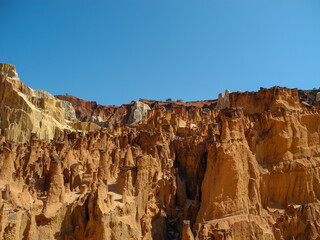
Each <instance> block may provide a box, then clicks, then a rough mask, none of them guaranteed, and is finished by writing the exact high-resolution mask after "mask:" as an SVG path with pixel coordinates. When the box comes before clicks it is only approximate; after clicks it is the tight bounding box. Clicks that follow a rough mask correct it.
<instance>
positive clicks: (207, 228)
mask: <svg viewBox="0 0 320 240" xmlns="http://www.w3.org/2000/svg"><path fill="white" fill-rule="evenodd" d="M2 79H5V82H8V83H6V84H8V86H11V85H14V84H17V85H18V86H19V88H18V89H19V91H20V92H28V91H30V90H28V89H29V88H27V87H24V86H25V85H23V84H21V83H20V82H13V81H17V80H12V79H11V78H8V76H2ZM9 83H10V84H11V85H10V84H9ZM23 88H25V89H26V90H23ZM8 89H9V88H6V91H7V92H9V91H8ZM12 89H15V88H13V87H12ZM22 90H23V91H22ZM2 91H4V90H2ZM13 92H15V94H16V95H18V96H20V97H21V94H20V92H18V91H16V90H15V91H13ZM32 92H33V91H32ZM39 94H41V96H42V97H43V94H45V93H39ZM227 94H228V95H229V98H228V99H227V100H226V99H225V97H226V95H227ZM227 94H226V95H225V96H224V97H223V101H222V100H220V103H221V104H220V103H219V101H218V103H216V104H215V105H214V106H212V108H209V107H195V106H193V107H192V108H187V107H177V108H174V107H173V108H167V107H163V108H162V107H158V108H154V109H153V108H152V107H150V108H151V110H149V111H148V112H147V113H146V115H145V116H144V118H143V119H140V121H139V122H138V123H137V124H131V125H121V124H115V125H113V126H112V127H110V128H98V129H96V130H94V131H90V132H86V133H84V132H76V131H70V130H67V129H65V130H61V131H60V133H59V135H57V136H56V137H55V138H54V139H53V140H52V141H46V140H44V139H41V138H39V137H38V136H36V135H35V134H30V136H29V139H28V141H27V142H26V143H23V144H21V143H20V144H19V143H17V142H14V141H11V140H10V138H9V139H6V137H8V136H10V135H5V136H2V137H1V138H0V164H1V165H0V188H1V193H2V194H1V197H0V236H1V238H2V239H80V240H81V239H83V240H85V239H86V240H87V239H139V240H140V239H159V240H160V239H184V240H186V239H188V240H190V239H198V240H204V239H276V240H278V239H317V238H319V237H320V225H319V217H320V204H319V200H320V177H319V176H320V175H319V171H318V169H319V166H320V148H319V145H320V129H319V123H320V114H319V111H320V109H319V107H318V105H317V104H316V103H315V104H312V102H309V103H307V104H306V103H305V99H302V98H301V97H299V95H300V94H298V90H297V89H287V88H279V87H274V88H271V89H261V90H260V91H258V92H244V93H241V92H237V93H230V94H229V93H227ZM25 95H26V94H25ZM4 96H7V95H4ZM8 96H10V95H8ZM27 96H29V95H27ZM300 96H301V95H300ZM21 98H22V100H20V101H19V102H18V103H21V104H22V106H25V105H26V104H27V103H29V102H27V101H26V100H25V99H27V98H24V97H21ZM2 99H4V100H3V101H4V102H6V101H8V102H13V101H12V98H8V100H7V99H6V98H2ZM40 99H41V98H40ZM46 99H50V98H46ZM9 100H10V101H9ZM51 100H54V99H51ZM28 101H29V100H28ZM54 101H56V100H54ZM18 103H16V105H15V107H16V108H18V109H21V106H20V105H19V104H18ZM222 103H223V104H224V105H223V104H222ZM217 104H220V106H221V107H217V108H216V105H217ZM6 105H8V103H6ZM57 105H59V104H57ZM17 106H19V107H17ZM27 106H29V105H27ZM59 106H60V105H59ZM59 106H58V109H60V108H59ZM61 106H62V104H61ZM61 108H62V107H61ZM13 109H15V108H13ZM12 111H13V110H12ZM130 111H131V110H130ZM48 112H50V111H48ZM60 113H61V114H60V115H59V116H62V117H63V118H65V116H66V115H65V113H64V112H63V111H61V112H60ZM52 115H53V114H52ZM50 116H51V115H50ZM19 124H20V122H19V121H17V125H19ZM28 126H29V125H28ZM4 130H5V129H4ZM4 132H5V131H4ZM22 132H23V131H22ZM25 137H27V135H25Z"/></svg>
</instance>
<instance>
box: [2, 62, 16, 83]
mask: <svg viewBox="0 0 320 240" xmlns="http://www.w3.org/2000/svg"><path fill="white" fill-rule="evenodd" d="M0 73H1V74H3V75H5V76H7V77H10V78H12V79H17V80H19V77H18V73H17V71H16V67H15V66H14V65H12V64H8V63H0Z"/></svg>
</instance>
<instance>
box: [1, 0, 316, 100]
mask: <svg viewBox="0 0 320 240" xmlns="http://www.w3.org/2000/svg"><path fill="white" fill-rule="evenodd" d="M0 29H1V31H0V53H1V54H0V58H1V59H0V62H6V63H11V64H14V65H16V67H17V71H18V74H19V76H20V79H21V81H22V82H24V83H25V84H27V85H28V86H30V87H32V88H34V89H44V90H46V91H49V92H50V93H52V94H65V93H69V94H71V95H74V96H77V97H80V98H83V99H86V100H94V101H97V102H98V103H101V104H104V105H111V104H115V105H120V104H122V103H128V102H130V101H131V100H138V99H139V98H146V99H158V100H159V99H162V100H165V99H166V98H169V97H170V98H172V99H183V100H184V101H192V100H201V99H215V98H217V96H218V93H219V92H224V90H225V89H229V90H231V91H237V90H243V91H246V90H248V91H254V90H258V89H259V88H260V87H272V86H274V85H279V86H287V87H290V88H294V87H297V88H302V89H310V88H313V87H320V1H311V0H310V1H295V0H290V1H281V0H280V1H271V0H267V1H263V0H259V1H254V0H251V1H238V0H237V1H236V0H234V1H229V0H226V1H218V0H211V1H202V0H197V1H189V0H181V1H180V0H175V1H166V0H161V1H160V0H159V1H158V0H146V1H138V0H136V1H133V0H132V1H128V0H121V1H119V0H114V1H99V0H96V1H88V0H77V1H74V0H68V1H62V0H51V1H49V0H47V1H43V0H37V1H35V0H28V1H25V0H20V1H16V0H0Z"/></svg>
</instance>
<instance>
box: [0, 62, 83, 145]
mask: <svg viewBox="0 0 320 240" xmlns="http://www.w3.org/2000/svg"><path fill="white" fill-rule="evenodd" d="M0 104H1V110H0V116H1V130H2V134H3V135H4V136H5V137H6V139H8V140H13V141H15V142H26V141H27V140H29V138H30V136H31V133H35V134H36V135H37V136H38V137H39V138H40V139H45V140H51V139H53V138H54V137H57V136H58V135H59V134H60V133H61V132H62V131H63V130H64V129H70V127H69V126H68V122H69V121H76V120H77V119H76V116H75V111H74V109H73V107H72V105H71V104H70V103H69V102H63V101H61V100H58V99H56V98H55V97H54V96H52V95H51V94H50V93H48V92H46V91H43V90H33V89H31V88H29V87H28V86H26V85H25V84H23V83H22V82H21V81H20V80H19V78H18V74H17V73H16V70H15V67H14V66H13V65H10V64H1V65H0Z"/></svg>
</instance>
